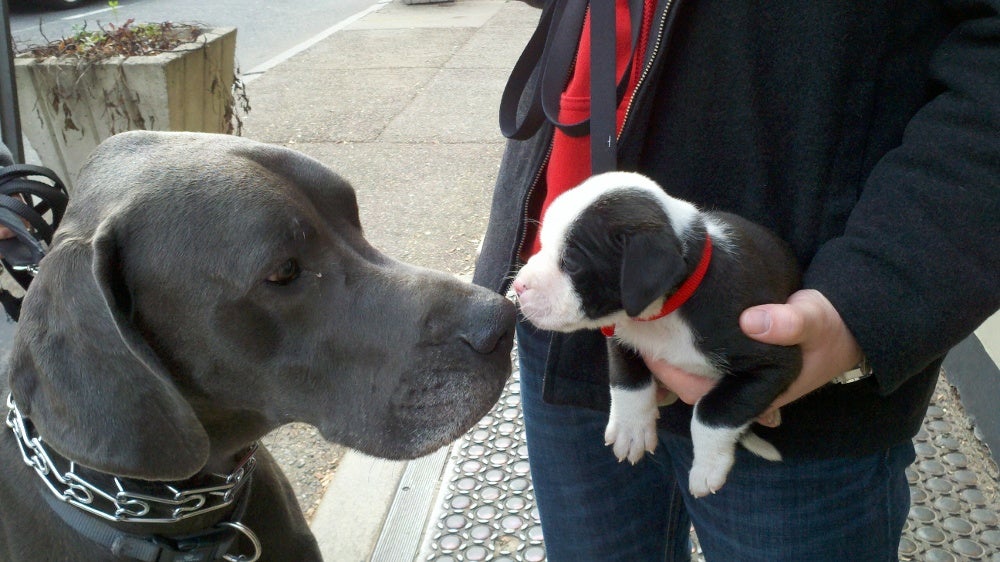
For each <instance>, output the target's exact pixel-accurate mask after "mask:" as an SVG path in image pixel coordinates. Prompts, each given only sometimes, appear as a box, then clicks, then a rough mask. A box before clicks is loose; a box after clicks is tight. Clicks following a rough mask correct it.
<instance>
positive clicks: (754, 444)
mask: <svg viewBox="0 0 1000 562" xmlns="http://www.w3.org/2000/svg"><path fill="white" fill-rule="evenodd" d="M740 444H741V445H743V446H744V447H745V448H746V450H748V451H750V452H751V453H753V454H755V455H757V456H758V457H760V458H762V459H766V460H769V461H773V462H778V461H780V460H781V453H779V452H778V450H777V449H775V448H774V445H772V444H770V443H768V442H767V441H764V440H763V439H761V438H760V437H758V436H757V434H755V433H754V432H752V431H747V432H746V433H744V434H743V436H742V437H740Z"/></svg>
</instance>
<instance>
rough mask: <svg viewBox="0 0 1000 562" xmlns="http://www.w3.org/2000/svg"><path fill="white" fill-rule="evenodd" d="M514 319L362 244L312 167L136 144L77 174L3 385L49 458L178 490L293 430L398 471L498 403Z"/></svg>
mask: <svg viewBox="0 0 1000 562" xmlns="http://www.w3.org/2000/svg"><path fill="white" fill-rule="evenodd" d="M512 323H513V310H512V306H511V305H510V303H508V302H507V301H506V300H505V299H502V298H501V297H499V296H497V295H495V294H493V293H491V292H489V291H486V290H485V289H481V288H477V287H473V286H471V285H468V284H465V283H460V282H459V281H457V280H455V279H453V278H452V277H451V276H448V275H445V274H441V273H435V272H432V271H428V270H423V269H418V268H415V267H412V266H408V265H405V264H401V263H399V262H396V261H393V260H391V259H389V258H388V257H386V256H385V255H383V254H381V253H380V252H378V251H377V250H375V249H374V248H372V247H371V246H370V245H369V244H368V243H367V242H366V241H365V238H364V237H363V235H362V229H361V224H360V221H359V218H358V209H357V204H356V200H355V196H354V192H353V190H352V188H351V187H350V186H349V185H348V184H347V183H346V182H345V181H344V180H342V179H341V178H340V177H338V176H337V175H336V174H334V173H333V172H331V171H330V170H329V169H327V168H326V167H324V166H323V165H321V164H320V163H318V162H316V161H315V160H312V159H310V158H308V157H306V156H303V155H302V154H299V153H297V152H294V151H291V150H287V149H283V148H280V147H276V146H271V145H265V144H261V143H256V142H253V141H249V140H246V139H241V138H236V137H230V136H220V135H204V134H189V133H147V132H142V133H139V132H136V133H125V134H122V135H118V136H116V137H113V138H111V139H110V140H108V141H106V142H105V143H104V144H103V145H102V146H101V147H99V148H98V149H97V151H95V153H94V155H93V156H92V157H91V160H90V162H89V163H88V165H87V166H86V167H85V168H84V170H83V171H82V172H81V174H80V178H79V181H78V188H77V191H76V192H75V193H74V194H73V196H72V202H71V205H70V208H69V210H68V211H67V214H66V216H65V219H64V221H63V224H62V226H61V228H60V230H59V232H58V234H57V236H56V239H55V241H54V243H53V246H52V249H51V251H50V253H49V254H48V256H47V257H46V258H45V259H44V260H43V262H42V267H41V271H40V272H39V274H38V276H37V278H36V279H35V280H34V282H33V284H32V287H31V290H30V291H29V293H28V295H27V297H26V298H25V300H24V306H23V310H22V313H21V321H20V326H19V330H18V334H17V337H16V340H15V343H14V349H13V351H12V354H11V361H10V366H9V376H10V384H11V388H12V391H13V393H14V397H15V399H16V401H17V403H18V405H19V407H20V408H21V410H22V411H23V412H24V413H25V414H26V415H27V416H29V417H30V418H31V420H32V422H33V423H34V424H35V425H36V426H37V427H38V429H39V433H40V434H41V435H42V436H43V438H44V439H45V440H46V441H47V442H49V443H50V444H51V445H52V446H53V448H55V449H56V450H57V451H59V452H60V453H62V454H64V455H66V456H67V457H69V458H71V459H73V460H76V461H77V462H79V463H81V464H83V465H85V466H89V467H91V468H95V469H98V470H103V471H105V472H111V473H114V474H119V475H123V476H132V477H138V478H146V479H157V480H171V479H180V478H185V477H187V476H190V475H191V474H193V473H196V472H197V471H199V470H201V469H202V468H204V467H205V465H206V463H207V462H209V463H210V462H212V459H218V458H220V455H229V454H232V453H234V452H235V451H236V450H238V449H239V448H240V447H243V446H245V445H246V444H247V443H248V442H250V441H252V440H254V439H256V438H257V437H259V436H260V435H262V434H263V433H265V432H267V431H269V430H270V429H273V428H274V427H277V426H278V425H281V424H283V423H286V422H290V421H303V422H307V423H311V424H313V425H315V426H316V427H318V428H319V429H320V430H321V432H322V433H323V435H324V436H325V437H326V438H328V439H330V440H331V441H335V442H339V443H342V444H344V445H347V446H350V447H353V448H357V449H359V450H361V451H364V452H366V453H369V454H373V455H377V456H383V457H388V458H408V457H414V456H419V455H421V454H425V453H427V452H430V451H432V450H434V449H435V448H437V447H439V446H441V445H443V444H445V443H447V442H448V441H450V440H452V439H454V438H456V437H457V436H459V435H460V434H461V433H462V432H463V431H465V430H466V429H467V428H468V427H469V426H471V425H472V424H473V423H475V421H476V420H478V419H479V418H480V417H481V416H482V415H484V414H485V413H486V412H487V411H488V409H489V408H490V407H491V405H492V404H493V403H494V402H495V401H496V399H497V397H498V396H499V394H500V391H501V389H502V387H503V384H504V380H505V379H506V377H507V375H508V373H509V368H510V357H509V353H510V349H511V345H512V341H511V340H512ZM210 457H211V459H210Z"/></svg>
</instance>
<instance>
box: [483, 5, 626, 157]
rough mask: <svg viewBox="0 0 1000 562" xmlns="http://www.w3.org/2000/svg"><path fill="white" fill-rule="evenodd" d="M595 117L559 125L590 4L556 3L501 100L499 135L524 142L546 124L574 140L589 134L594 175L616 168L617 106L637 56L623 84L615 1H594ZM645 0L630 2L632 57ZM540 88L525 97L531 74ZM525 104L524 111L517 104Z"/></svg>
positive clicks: (546, 11)
mask: <svg viewBox="0 0 1000 562" xmlns="http://www.w3.org/2000/svg"><path fill="white" fill-rule="evenodd" d="M589 4H590V5H589V8H590V12H591V14H590V17H591V22H590V29H591V35H590V39H591V60H590V61H589V62H590V64H591V117H590V119H586V120H583V121H580V122H578V123H561V122H560V121H559V102H560V99H561V96H562V93H563V90H564V89H565V87H566V83H567V81H568V80H569V77H570V73H571V72H572V70H573V65H574V63H575V57H576V52H577V49H578V47H579V42H580V33H581V30H582V29H583V22H584V18H585V17H586V14H587V7H588V2H587V0H552V1H551V2H549V3H548V4H547V5H546V7H545V9H544V11H543V12H542V15H541V17H540V19H539V22H538V27H537V28H536V29H535V32H534V33H533V34H532V36H531V38H530V39H529V40H528V44H527V45H526V46H525V48H524V51H523V52H522V53H521V56H520V58H518V61H517V63H516V64H515V65H514V69H513V70H512V71H511V74H510V78H509V79H508V81H507V85H506V87H505V88H504V92H503V95H502V97H501V99H500V131H501V132H502V133H503V135H504V136H506V137H507V138H510V139H514V140H526V139H529V138H531V137H532V136H533V135H534V134H535V132H537V131H538V129H539V128H540V127H541V126H542V124H543V123H545V122H546V121H547V122H549V123H552V124H553V125H555V126H556V127H559V128H560V129H561V130H562V131H563V132H564V133H566V134H567V135H570V136H584V135H587V134H590V135H591V161H592V173H599V172H604V171H609V170H613V169H615V168H616V167H617V164H616V137H617V117H616V112H617V107H618V104H619V103H621V100H622V99H623V98H624V96H625V92H626V90H627V89H628V82H629V76H630V75H631V70H632V62H631V61H632V59H633V56H631V55H630V56H629V65H628V67H627V68H626V69H625V73H624V74H623V77H622V79H621V80H620V81H618V80H617V78H616V76H615V74H616V72H615V70H616V69H615V60H616V58H615V46H616V43H617V39H616V38H617V35H616V32H615V20H616V18H615V0H592V1H591V2H590V3H589ZM642 9H643V0H629V18H630V20H631V26H632V28H631V30H630V31H631V45H632V50H631V52H632V53H635V49H636V48H637V47H638V39H639V31H640V28H641V26H642ZM536 72H538V73H539V84H538V86H537V87H535V88H534V89H533V91H532V92H531V93H530V94H529V95H530V96H531V97H530V99H525V93H526V91H527V89H528V88H527V87H528V83H529V82H530V79H531V76H532V74H534V73H536ZM522 103H526V108H525V110H524V112H523V117H522V116H521V112H519V111H518V109H519V106H520V105H521V104H522Z"/></svg>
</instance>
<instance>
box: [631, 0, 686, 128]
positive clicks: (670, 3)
mask: <svg viewBox="0 0 1000 562" xmlns="http://www.w3.org/2000/svg"><path fill="white" fill-rule="evenodd" d="M673 8H674V0H667V2H666V5H665V6H664V8H663V15H662V16H661V17H660V25H659V27H658V30H657V33H656V41H654V42H653V50H652V52H651V54H650V56H649V62H648V63H646V66H644V67H643V69H642V75H640V76H639V81H638V82H636V83H635V89H634V90H632V95H631V96H629V98H628V105H626V106H625V117H624V119H623V120H622V128H621V132H619V133H618V138H619V139H620V138H621V136H622V133H624V132H625V127H626V125H628V118H629V116H630V115H631V114H632V104H633V102H635V98H636V96H637V95H638V94H639V91H640V90H641V89H642V86H643V83H644V82H645V81H646V77H648V76H649V71H650V69H652V68H653V62H654V61H656V57H657V56H658V55H659V52H660V45H661V44H662V43H663V34H664V32H665V31H666V27H667V19H668V18H669V17H670V11H671V10H673Z"/></svg>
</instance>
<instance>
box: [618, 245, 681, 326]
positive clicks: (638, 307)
mask: <svg viewBox="0 0 1000 562" xmlns="http://www.w3.org/2000/svg"><path fill="white" fill-rule="evenodd" d="M686 268H687V266H686V265H685V263H684V254H683V253H682V250H681V246H680V244H679V243H678V241H677V237H676V236H674V234H673V233H672V232H667V231H665V230H660V229H657V230H652V231H641V232H637V233H634V234H631V235H629V236H628V237H627V238H626V240H625V248H624V250H623V253H622V267H621V291H622V306H623V308H624V309H625V313H626V314H628V315H629V316H633V317H635V316H639V315H640V314H642V311H643V310H645V309H646V307H648V306H649V305H650V304H652V303H653V301H655V300H656V299H658V298H659V297H662V296H664V295H666V294H667V291H669V290H671V289H673V288H674V287H676V286H677V285H678V284H679V283H681V281H682V280H683V278H684V274H685V271H686Z"/></svg>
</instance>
